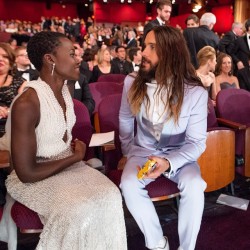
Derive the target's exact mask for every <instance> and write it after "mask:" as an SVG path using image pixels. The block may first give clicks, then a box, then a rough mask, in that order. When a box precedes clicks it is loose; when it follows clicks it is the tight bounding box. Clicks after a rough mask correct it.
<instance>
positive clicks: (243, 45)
mask: <svg viewBox="0 0 250 250" xmlns="http://www.w3.org/2000/svg"><path fill="white" fill-rule="evenodd" d="M245 28H246V34H245V35H244V36H242V37H239V38H238V39H237V40H236V41H235V44H234V47H233V49H232V58H233V61H234V63H235V64H236V65H237V68H236V70H240V69H243V68H244V67H248V66H249V64H248V58H249V55H250V19H248V20H247V21H246V22H245Z"/></svg>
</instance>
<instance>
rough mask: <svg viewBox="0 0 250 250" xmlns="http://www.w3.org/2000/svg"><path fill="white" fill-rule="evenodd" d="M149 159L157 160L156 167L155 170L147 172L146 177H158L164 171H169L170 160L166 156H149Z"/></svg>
mask: <svg viewBox="0 0 250 250" xmlns="http://www.w3.org/2000/svg"><path fill="white" fill-rule="evenodd" d="M148 159H150V160H154V161H156V167H155V169H154V170H153V171H151V172H149V173H147V174H146V175H145V176H144V178H150V179H156V178H158V177H159V176H160V175H161V174H162V173H164V172H165V171H167V170H168V169H169V167H170V165H169V162H168V161H167V160H166V159H164V158H161V157H157V156H150V157H148Z"/></svg>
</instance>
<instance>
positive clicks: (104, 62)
mask: <svg viewBox="0 0 250 250" xmlns="http://www.w3.org/2000/svg"><path fill="white" fill-rule="evenodd" d="M100 66H101V67H109V66H110V62H107V61H103V62H102V63H101V64H100Z"/></svg>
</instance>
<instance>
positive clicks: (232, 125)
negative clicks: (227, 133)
mask: <svg viewBox="0 0 250 250" xmlns="http://www.w3.org/2000/svg"><path fill="white" fill-rule="evenodd" d="M217 121H218V123H219V124H220V125H223V126H226V127H230V128H232V129H238V130H245V129H246V128H247V126H246V125H244V124H241V123H238V122H233V121H230V120H227V119H224V118H217Z"/></svg>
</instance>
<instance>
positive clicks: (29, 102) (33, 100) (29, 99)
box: [12, 88, 40, 112]
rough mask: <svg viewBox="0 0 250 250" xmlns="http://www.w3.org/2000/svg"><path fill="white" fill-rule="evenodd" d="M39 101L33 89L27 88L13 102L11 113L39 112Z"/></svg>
mask: <svg viewBox="0 0 250 250" xmlns="http://www.w3.org/2000/svg"><path fill="white" fill-rule="evenodd" d="M39 106H40V105H39V99H38V96H37V93H36V91H35V90H34V89H32V88H28V89H27V90H25V91H24V92H23V93H22V94H20V95H19V96H18V98H17V99H16V100H15V101H14V103H13V105H12V110H13V111H18V112H23V111H25V112H27V111H28V110H30V111H37V110H39Z"/></svg>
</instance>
